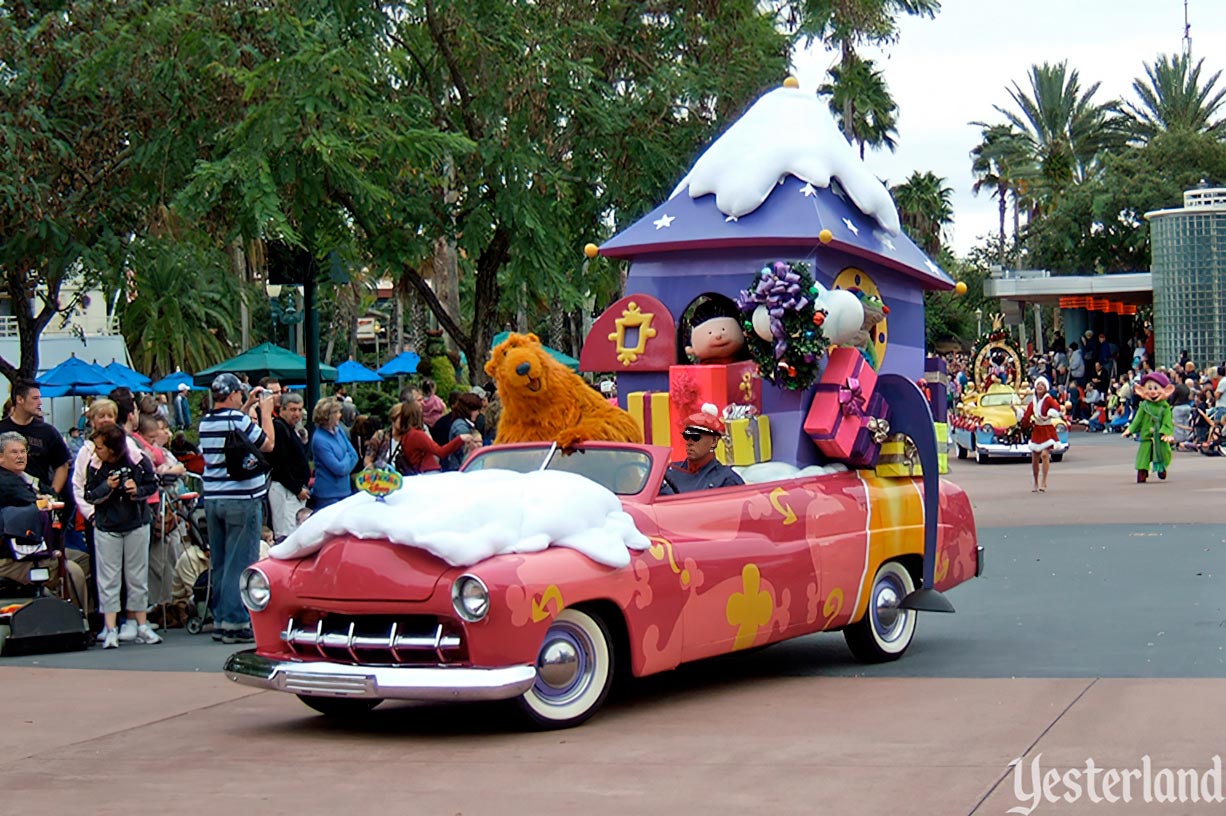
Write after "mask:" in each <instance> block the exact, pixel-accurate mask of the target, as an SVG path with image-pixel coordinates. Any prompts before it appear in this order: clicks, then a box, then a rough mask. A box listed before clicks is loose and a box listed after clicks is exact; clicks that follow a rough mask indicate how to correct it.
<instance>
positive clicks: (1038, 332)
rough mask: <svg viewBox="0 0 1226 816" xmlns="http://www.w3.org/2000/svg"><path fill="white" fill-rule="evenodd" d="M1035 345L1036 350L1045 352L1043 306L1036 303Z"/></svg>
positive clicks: (1040, 352)
mask: <svg viewBox="0 0 1226 816" xmlns="http://www.w3.org/2000/svg"><path fill="white" fill-rule="evenodd" d="M1034 345H1035V350H1036V351H1037V352H1038V353H1039V354H1042V353H1043V306H1042V305H1041V304H1038V303H1036V304H1035V305H1034Z"/></svg>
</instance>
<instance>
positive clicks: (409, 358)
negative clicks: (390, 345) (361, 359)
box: [378, 351, 421, 377]
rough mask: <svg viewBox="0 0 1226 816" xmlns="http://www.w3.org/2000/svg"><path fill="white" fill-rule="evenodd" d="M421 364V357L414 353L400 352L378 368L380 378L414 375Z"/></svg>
mask: <svg viewBox="0 0 1226 816" xmlns="http://www.w3.org/2000/svg"><path fill="white" fill-rule="evenodd" d="M420 364H421V355H419V354H418V353H417V352H415V351H402V352H400V353H399V354H397V355H396V356H395V357H393V358H392V359H390V360H388V361H387V362H386V363H384V364H383V365H382V366H380V367H379V370H378V374H379V376H381V377H398V376H400V375H402V374H416V373H417V366H418V365H420Z"/></svg>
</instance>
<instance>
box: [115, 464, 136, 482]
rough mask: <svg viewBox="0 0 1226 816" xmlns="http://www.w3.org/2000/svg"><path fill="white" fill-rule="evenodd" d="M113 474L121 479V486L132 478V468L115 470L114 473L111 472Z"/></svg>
mask: <svg viewBox="0 0 1226 816" xmlns="http://www.w3.org/2000/svg"><path fill="white" fill-rule="evenodd" d="M111 473H113V474H115V475H116V476H118V477H119V483H120V484H123V483H124V482H126V481H127V480H128V479H131V478H132V468H126V467H121V468H115V469H114V470H113V471H111Z"/></svg>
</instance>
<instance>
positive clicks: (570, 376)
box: [485, 333, 643, 448]
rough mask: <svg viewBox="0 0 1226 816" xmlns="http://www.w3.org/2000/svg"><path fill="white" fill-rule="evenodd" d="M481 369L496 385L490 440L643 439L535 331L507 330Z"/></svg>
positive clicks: (631, 423)
mask: <svg viewBox="0 0 1226 816" xmlns="http://www.w3.org/2000/svg"><path fill="white" fill-rule="evenodd" d="M485 373H486V374H488V375H489V376H490V377H492V378H493V379H494V381H495V382H496V383H497V384H498V398H499V399H500V400H501V401H502V419H501V420H500V421H499V423H498V437H497V439H495V444H510V443H514V442H549V441H556V442H557V443H558V444H559V445H560V446H562V447H563V448H571V447H574V446H575V444H576V443H578V442H583V441H589V440H602V441H608V442H642V441H643V434H642V431H640V430H639V427H638V425H637V424H636V423H635V421H634V419H633V418H632V417H631V416H630V414H629V413H627V412H626V411H623V410H622V409H621V408H618V407H616V406H613V405H610V404H609V403H608V402H607V401H606V400H605V398H604V397H602V396H601V395H600V394H599V393H598V392H596V391H595V390H594V389H592V388H591V387H590V386H589V385H588V384H587V383H586V382H584V380H583V378H582V377H580V376H579V375H578V374H575V373H574V372H573V371H571V370H570V369H568V368H566V367H565V366H564V365H562V364H561V363H559V362H558V361H557V360H555V359H553V357H551V356H550V355H549V352H547V351H545V348H544V347H543V346H542V345H541V342H540V340H539V339H538V338H537V336H536V335H535V334H514V333H512V334H511V335H510V336H509V337H507V339H506V340H504V341H502V342H501V343H499V344H498V345H497V346H496V347H495V348H494V350H493V352H492V353H491V355H490V360H489V362H488V363H486V364H485Z"/></svg>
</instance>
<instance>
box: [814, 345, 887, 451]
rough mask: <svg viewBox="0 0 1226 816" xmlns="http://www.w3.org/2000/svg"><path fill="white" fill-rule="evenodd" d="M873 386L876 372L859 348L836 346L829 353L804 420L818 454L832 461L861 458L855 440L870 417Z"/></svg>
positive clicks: (875, 385) (875, 382) (875, 381)
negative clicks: (818, 451)
mask: <svg viewBox="0 0 1226 816" xmlns="http://www.w3.org/2000/svg"><path fill="white" fill-rule="evenodd" d="M876 387H877V372H876V371H874V370H873V367H872V366H870V365H869V364H868V363H867V361H866V360H865V359H864V355H862V354H861V353H860V351H859V349H855V348H851V347H850V346H840V347H838V348H836V349H833V350H832V351H831V352H830V354H829V358H828V359H827V362H826V370H825V371H823V372H822V378H821V380H820V381H819V382H818V384H817V386H816V387H815V388H816V392H815V393H814V394H813V402H812V404H811V405H810V406H809V414H808V416H806V417H805V433H807V434H809V436H810V437H812V438H813V441H814V442H816V443H817V447H818V448H819V449H820V450H821V452H822V453H824V454H826V456H828V457H830V458H832V459H852V458H853V457H854V458H861V456H862V455H863V452H861V456H856V451H855V448H856V437H857V435H858V434H859V433H860V429H861V428H862V427H863V426H864V424H865V423H866V422H867V420H868V419H869V417H870V416H871V415H870V413H869V410H868V409H869V400H871V399H872V397H873V390H874V389H875V388H876Z"/></svg>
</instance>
